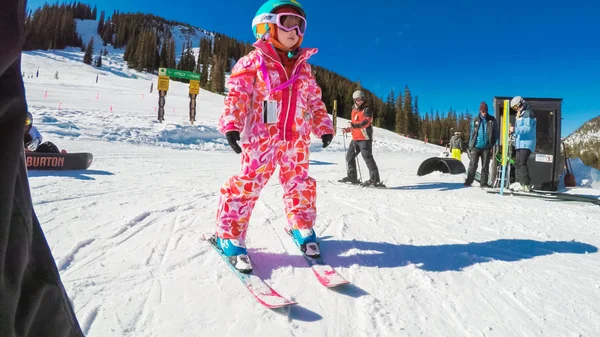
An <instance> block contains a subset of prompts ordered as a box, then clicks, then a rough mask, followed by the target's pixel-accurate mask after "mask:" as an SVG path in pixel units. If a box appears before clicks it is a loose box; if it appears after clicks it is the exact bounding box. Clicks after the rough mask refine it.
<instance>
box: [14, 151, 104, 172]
mask: <svg viewBox="0 0 600 337" xmlns="http://www.w3.org/2000/svg"><path fill="white" fill-rule="evenodd" d="M25 159H26V163H27V169H28V170H61V171H62V170H86V169H87V168H88V167H90V165H92V161H93V159H94V156H93V155H92V154H91V153H86V152H78V153H39V152H26V153H25Z"/></svg>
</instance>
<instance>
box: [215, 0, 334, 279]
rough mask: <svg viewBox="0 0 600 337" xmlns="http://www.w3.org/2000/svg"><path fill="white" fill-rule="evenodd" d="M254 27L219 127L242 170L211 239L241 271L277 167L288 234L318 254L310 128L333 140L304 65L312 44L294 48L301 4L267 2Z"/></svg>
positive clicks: (246, 268)
mask: <svg viewBox="0 0 600 337" xmlns="http://www.w3.org/2000/svg"><path fill="white" fill-rule="evenodd" d="M252 28H253V31H254V35H255V37H256V39H257V41H256V42H255V43H254V47H255V49H254V50H253V51H251V52H250V53H249V54H248V55H246V56H244V57H242V58H241V59H240V60H239V61H238V62H237V64H236V65H235V66H234V68H233V69H232V72H231V76H230V78H229V81H228V88H229V93H228V95H227V98H226V99H225V110H224V111H223V113H222V115H221V118H220V120H219V131H220V132H221V133H223V134H225V136H226V138H227V141H228V142H229V145H230V146H231V148H232V149H233V150H234V151H235V152H236V153H241V154H242V168H241V173H240V174H238V175H235V176H233V177H231V178H230V179H229V180H228V181H227V182H225V185H224V186H223V187H222V188H221V190H220V193H221V197H220V200H219V207H218V210H217V217H216V218H217V219H216V222H217V223H216V227H217V228H216V237H215V238H214V240H215V242H216V244H217V245H218V246H219V247H220V248H221V249H222V250H223V252H224V253H225V255H227V256H229V257H230V260H231V261H232V264H234V265H235V267H236V268H237V269H238V270H240V271H242V272H251V271H252V265H251V263H250V259H249V258H248V255H247V251H246V245H245V238H246V230H247V228H248V222H249V221H250V216H251V213H252V209H253V208H254V205H255V203H256V200H257V199H258V197H259V194H260V191H261V190H262V188H263V187H264V186H265V185H266V184H267V182H268V180H269V178H270V177H271V175H272V174H273V172H274V171H275V169H276V167H277V166H278V165H279V167H280V170H279V182H280V183H281V185H282V186H283V190H284V193H283V199H284V206H285V212H286V215H287V219H288V224H287V228H286V231H288V233H290V234H291V235H292V237H293V239H294V240H296V242H297V243H298V244H299V245H300V247H301V249H302V251H303V252H304V253H305V254H306V255H307V256H313V257H316V256H319V254H320V251H319V246H318V244H317V243H316V235H315V233H314V231H313V226H314V223H315V219H316V189H317V186H316V181H315V180H314V179H313V178H311V177H310V176H309V175H308V168H309V158H308V157H309V146H310V133H311V132H312V133H313V134H314V135H316V136H317V137H320V138H321V140H322V142H323V148H325V147H327V146H328V145H329V144H330V143H331V141H332V139H333V123H332V121H331V119H330V118H329V116H328V114H327V110H326V107H325V104H324V103H323V101H322V100H321V88H320V87H319V85H318V84H317V82H316V80H315V78H314V75H313V73H312V71H311V67H310V65H309V64H308V63H307V60H308V58H309V57H310V56H312V55H314V54H315V53H316V52H317V49H304V48H299V47H300V44H301V43H302V38H303V36H304V33H305V30H306V14H305V12H304V10H303V9H302V6H301V5H300V4H299V3H298V2H297V1H296V0H269V1H267V2H265V3H264V4H263V5H262V6H261V7H260V8H259V10H258V12H257V13H256V16H255V18H254V20H253V21H252ZM238 141H240V143H241V146H240V144H238Z"/></svg>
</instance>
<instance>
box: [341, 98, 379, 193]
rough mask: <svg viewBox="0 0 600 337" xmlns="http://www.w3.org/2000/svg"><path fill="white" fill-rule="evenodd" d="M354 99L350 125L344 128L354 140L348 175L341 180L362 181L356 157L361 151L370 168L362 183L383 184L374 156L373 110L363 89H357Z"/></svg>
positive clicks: (348, 158)
mask: <svg viewBox="0 0 600 337" xmlns="http://www.w3.org/2000/svg"><path fill="white" fill-rule="evenodd" d="M352 99H353V100H354V105H353V106H352V116H351V121H350V126H348V127H347V128H344V129H343V130H342V131H343V132H344V133H351V134H352V141H351V142H350V145H349V146H348V150H347V152H346V173H347V176H346V177H344V178H342V179H341V180H340V181H341V182H344V183H351V184H359V183H360V181H359V180H358V177H357V175H356V157H357V156H358V154H359V153H360V154H362V157H363V159H364V160H365V163H366V164H367V168H368V169H369V179H368V180H367V181H365V182H363V183H362V184H361V185H362V186H376V187H379V186H383V184H382V183H381V181H380V179H379V169H378V168H377V164H376V163H375V159H374V158H373V125H372V123H373V112H372V111H371V109H369V107H367V104H366V102H365V93H364V92H362V91H361V90H357V91H355V92H354V93H353V94H352Z"/></svg>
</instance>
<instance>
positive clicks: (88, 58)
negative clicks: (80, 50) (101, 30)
mask: <svg viewBox="0 0 600 337" xmlns="http://www.w3.org/2000/svg"><path fill="white" fill-rule="evenodd" d="M93 54H94V38H93V37H92V38H91V39H90V42H89V43H88V45H87V48H86V49H85V54H84V55H83V63H85V64H90V65H91V64H92V56H93Z"/></svg>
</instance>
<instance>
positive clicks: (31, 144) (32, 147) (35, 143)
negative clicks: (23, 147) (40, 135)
mask: <svg viewBox="0 0 600 337" xmlns="http://www.w3.org/2000/svg"><path fill="white" fill-rule="evenodd" d="M39 145H40V140H39V139H37V138H36V139H34V140H32V141H30V142H29V143H27V150H29V151H31V152H33V151H35V150H37V148H38V146H39Z"/></svg>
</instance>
